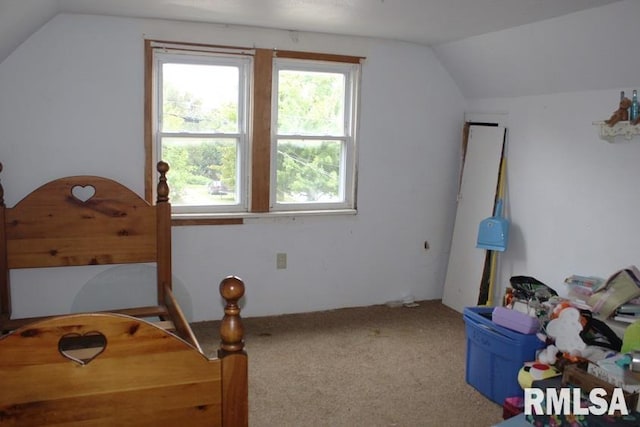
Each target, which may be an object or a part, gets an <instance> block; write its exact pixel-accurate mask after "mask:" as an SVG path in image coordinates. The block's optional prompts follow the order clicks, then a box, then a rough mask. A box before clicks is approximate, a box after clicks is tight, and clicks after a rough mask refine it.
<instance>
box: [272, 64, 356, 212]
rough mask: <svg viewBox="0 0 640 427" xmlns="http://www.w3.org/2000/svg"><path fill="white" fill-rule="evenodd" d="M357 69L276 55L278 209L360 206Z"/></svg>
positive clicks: (274, 186) (274, 159)
mask: <svg viewBox="0 0 640 427" xmlns="http://www.w3.org/2000/svg"><path fill="white" fill-rule="evenodd" d="M357 71H358V66H357V65H354V64H340V63H327V62H320V61H309V60H295V59H274V72H273V86H274V90H273V103H274V105H273V108H272V111H273V112H272V128H273V129H275V132H274V133H273V137H272V159H271V160H272V167H271V176H272V188H271V209H272V210H319V209H336V208H338V209H344V208H353V207H354V206H353V200H354V191H355V190H354V188H353V187H354V185H353V183H354V174H355V170H354V169H355V135H354V134H355V129H354V127H355V126H354V123H355V106H356V102H355V100H356V91H357Z"/></svg>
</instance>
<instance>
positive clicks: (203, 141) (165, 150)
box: [155, 52, 251, 213]
mask: <svg viewBox="0 0 640 427" xmlns="http://www.w3.org/2000/svg"><path fill="white" fill-rule="evenodd" d="M155 61H156V79H157V88H156V104H155V105H156V108H157V124H156V126H157V129H158V131H157V133H156V157H157V159H162V160H164V161H166V162H168V163H169V164H170V165H171V180H170V183H171V185H170V188H171V195H170V196H171V203H172V207H173V211H174V213H209V212H239V211H246V210H247V191H246V182H247V179H246V178H245V177H246V176H247V172H246V164H247V160H246V157H247V154H246V153H247V152H248V149H247V145H248V129H247V123H248V117H247V116H248V108H247V106H248V104H249V100H248V93H249V91H248V87H249V79H250V65H251V58H250V57H243V56H238V55H234V56H227V55H219V54H193V53H164V52H156V54H155Z"/></svg>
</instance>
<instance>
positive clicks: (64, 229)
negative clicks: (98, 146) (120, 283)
mask: <svg viewBox="0 0 640 427" xmlns="http://www.w3.org/2000/svg"><path fill="white" fill-rule="evenodd" d="M157 169H158V172H159V181H158V186H157V200H156V203H155V204H150V203H148V202H147V201H145V200H144V199H142V198H141V197H140V196H138V195H137V194H136V193H135V192H133V191H132V190H130V189H129V188H127V187H125V186H123V185H122V184H119V183H118V182H115V181H113V180H111V179H107V178H102V177H97V176H72V177H66V178H60V179H56V180H54V181H51V182H49V183H46V184H44V185H42V186H41V187H39V188H38V189H36V190H34V191H33V192H31V193H30V194H28V195H27V196H26V197H24V198H23V199H22V200H20V201H19V202H18V203H17V204H16V205H15V206H14V207H12V208H7V207H6V206H5V204H4V190H3V188H2V186H1V185H0V330H7V329H14V328H15V327H17V326H21V325H23V324H25V323H28V322H31V321H33V320H35V319H34V318H30V319H11V292H10V283H9V271H10V270H11V269H19V268H40V267H62V266H81V265H102V264H126V263H147V262H148V263H155V264H156V266H157V277H158V287H157V289H158V305H157V306H152V307H134V308H131V309H126V310H118V311H119V312H123V313H125V314H129V315H133V316H137V317H154V316H159V317H163V316H166V315H167V312H168V310H167V308H166V299H167V298H166V295H165V294H166V293H167V292H170V290H171V205H170V203H169V187H168V185H167V178H166V173H167V172H168V170H169V165H168V164H167V163H165V162H159V163H158V166H157ZM1 170H2V165H0V171H1ZM167 289H168V290H169V291H167Z"/></svg>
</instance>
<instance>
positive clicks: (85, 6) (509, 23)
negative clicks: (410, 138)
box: [21, 0, 619, 45]
mask: <svg viewBox="0 0 640 427" xmlns="http://www.w3.org/2000/svg"><path fill="white" fill-rule="evenodd" d="M21 1H24V0H21ZM615 1H619V0H108V1H107V0H58V10H59V11H60V12H67V13H87V14H106V15H115V16H132V17H141V18H162V19H175V20H185V21H198V22H213V23H223V24H240V25H251V26H259V27H268V28H280V29H285V30H297V31H313V32H323V33H332V34H347V35H357V36H372V37H381V38H387V39H396V40H405V41H411V42H416V43H421V44H427V45H435V44H439V43H444V42H448V41H453V40H460V39H464V38H467V37H471V36H476V35H479V34H485V33H489V32H493V31H498V30H503V29H506V28H511V27H516V26H519V25H523V24H529V23H532V22H537V21H541V20H545V19H549V18H553V17H557V16H561V15H565V14H568V13H572V12H577V11H579V10H584V9H589V8H592V7H597V6H602V5H605V4H608V3H613V2H615Z"/></svg>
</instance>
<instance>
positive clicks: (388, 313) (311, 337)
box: [193, 301, 502, 427]
mask: <svg viewBox="0 0 640 427" xmlns="http://www.w3.org/2000/svg"><path fill="white" fill-rule="evenodd" d="M244 325H245V332H246V334H245V342H246V349H247V353H248V355H249V421H250V425H251V426H253V427H288V426H291V427H298V426H300V427H306V426H332V427H334V426H350V427H351V426H354V427H356V426H425V427H429V426H449V427H458V426H459V427H466V426H474V427H488V426H492V425H494V424H496V423H498V422H500V421H501V420H502V407H501V406H500V405H497V404H495V403H493V402H491V401H490V400H488V399H487V398H485V397H484V396H482V395H481V394H480V393H479V392H477V391H476V390H475V389H474V388H473V387H471V386H469V385H468V384H467V383H466V382H465V379H464V373H465V361H466V335H465V328H464V321H463V319H462V315H461V314H460V313H458V312H456V311H454V310H452V309H450V308H448V307H446V306H444V305H443V304H442V303H441V302H440V301H419V306H418V307H415V308H407V307H395V308H392V307H387V306H386V305H378V306H371V307H358V308H347V309H338V310H331V311H323V312H315V313H305V314H292V315H282V316H270V317H256V318H248V319H244ZM217 328H218V323H217V322H198V323H194V324H193V329H194V333H195V334H196V335H197V336H198V339H199V340H200V341H201V344H202V346H203V350H204V351H205V352H206V353H207V354H209V355H213V354H215V349H216V348H217V346H218V341H219V340H218V338H217V337H218V335H217V334H218V331H217Z"/></svg>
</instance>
